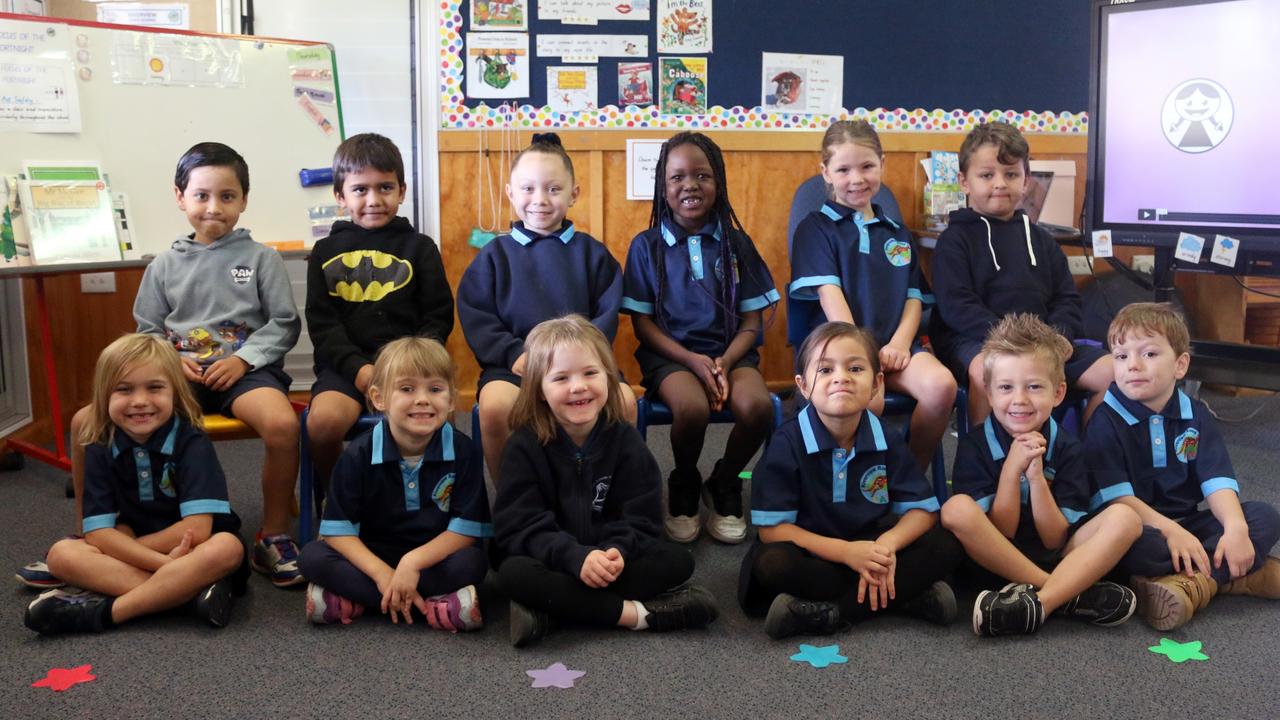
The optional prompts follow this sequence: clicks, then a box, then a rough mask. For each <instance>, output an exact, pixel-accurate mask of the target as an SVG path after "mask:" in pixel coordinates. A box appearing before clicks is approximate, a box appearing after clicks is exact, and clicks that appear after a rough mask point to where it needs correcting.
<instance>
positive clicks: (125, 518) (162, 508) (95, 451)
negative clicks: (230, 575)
mask: <svg viewBox="0 0 1280 720" xmlns="http://www.w3.org/2000/svg"><path fill="white" fill-rule="evenodd" d="M112 435H113V437H112V440H111V443H110V445H99V444H96V443H95V444H92V445H89V446H88V447H86V448H85V457H84V522H83V524H82V528H83V532H84V533H85V534H88V533H91V532H93V531H94V530H101V529H103V528H113V527H115V526H116V525H117V524H119V525H126V526H128V527H129V528H130V529H131V530H133V532H134V534H136V535H137V536H139V537H141V536H143V535H150V534H151V533H156V532H160V531H161V530H164V529H165V528H167V527H169V526H171V525H173V524H174V523H176V522H178V521H179V520H181V519H183V518H185V517H190V516H192V515H212V516H213V529H214V532H221V531H228V532H235V531H237V530H239V529H240V518H238V517H236V515H235V513H233V512H232V511H231V503H230V501H229V500H228V499H227V480H226V477H225V476H224V475H223V474H222V466H221V465H220V464H218V456H217V455H216V454H215V453H214V450H213V443H212V442H210V441H209V436H208V435H205V434H204V431H203V430H200V429H199V428H196V427H194V426H192V425H191V423H187V422H183V421H181V420H180V419H179V418H178V416H177V415H174V416H173V417H171V418H169V421H168V422H167V423H165V424H164V425H161V426H160V427H159V428H157V429H156V431H155V432H153V433H151V437H149V438H147V441H146V442H145V443H142V444H138V443H136V442H134V441H133V438H130V437H129V435H128V434H127V433H125V432H124V431H123V430H121V429H119V428H116V429H115V432H114V433H112Z"/></svg>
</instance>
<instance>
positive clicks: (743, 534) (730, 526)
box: [706, 504, 747, 545]
mask: <svg viewBox="0 0 1280 720" xmlns="http://www.w3.org/2000/svg"><path fill="white" fill-rule="evenodd" d="M706 525H707V533H708V534H710V535H711V537H713V538H715V539H716V540H719V541H720V542H722V543H727V544H729V545H737V544H738V543H740V542H742V541H743V540H746V539H747V521H746V519H745V518H742V517H738V516H736V515H717V514H716V511H715V509H714V506H711V505H710V504H708V508H707V518H706Z"/></svg>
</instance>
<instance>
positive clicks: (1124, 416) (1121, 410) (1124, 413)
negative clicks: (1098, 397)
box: [1102, 390, 1138, 425]
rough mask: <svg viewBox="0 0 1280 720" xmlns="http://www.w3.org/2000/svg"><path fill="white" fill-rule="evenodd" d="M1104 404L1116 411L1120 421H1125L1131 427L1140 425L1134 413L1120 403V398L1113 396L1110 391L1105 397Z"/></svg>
mask: <svg viewBox="0 0 1280 720" xmlns="http://www.w3.org/2000/svg"><path fill="white" fill-rule="evenodd" d="M1102 402H1104V403H1106V404H1107V407H1109V408H1111V409H1112V410H1115V411H1116V414H1117V415H1119V416H1120V419H1121V420H1124V421H1125V422H1126V423H1128V424H1129V425H1137V424H1138V418H1136V417H1134V416H1133V413H1131V412H1129V409H1128V408H1126V407H1125V406H1124V404H1123V403H1121V402H1120V398H1117V397H1116V396H1115V395H1112V394H1111V391H1110V390H1108V391H1107V394H1106V395H1105V396H1103V398H1102Z"/></svg>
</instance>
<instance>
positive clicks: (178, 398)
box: [76, 333, 204, 445]
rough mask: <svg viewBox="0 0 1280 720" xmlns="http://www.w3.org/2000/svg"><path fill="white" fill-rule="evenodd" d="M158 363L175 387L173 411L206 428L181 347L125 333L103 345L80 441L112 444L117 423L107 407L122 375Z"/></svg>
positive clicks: (146, 336) (156, 337)
mask: <svg viewBox="0 0 1280 720" xmlns="http://www.w3.org/2000/svg"><path fill="white" fill-rule="evenodd" d="M148 363H151V364H154V365H155V366H156V367H157V369H159V370H160V374H161V375H162V376H163V377H164V379H165V380H166V381H168V383H169V386H170V387H172V388H173V412H174V413H175V414H177V416H178V417H180V418H182V419H183V420H186V421H187V422H189V423H191V424H192V425H194V426H195V427H197V428H201V429H203V428H204V416H203V414H202V413H201V412H200V405H199V403H197V402H196V398H195V395H194V394H192V392H191V386H190V385H188V384H187V378H186V377H185V376H184V375H183V374H182V361H181V359H179V357H178V351H177V350H176V349H175V348H174V347H173V346H172V345H170V344H169V343H167V342H165V341H164V340H162V339H161V338H160V337H159V336H156V335H146V334H144V333H131V334H128V335H122V336H120V337H119V338H117V339H116V340H115V342H112V343H111V344H110V345H108V346H106V347H105V348H103V350H102V353H101V354H100V355H98V363H97V365H95V366H94V369H93V399H92V400H91V401H90V403H89V422H87V423H86V424H85V426H84V427H82V428H81V429H80V435H79V436H78V437H77V438H76V442H78V443H80V444H81V445H92V444H95V443H97V444H102V445H109V444H110V443H111V441H112V439H113V438H114V436H115V429H116V426H115V423H113V422H111V416H110V414H109V413H108V410H107V407H108V405H110V403H111V393H112V392H113V391H114V390H115V387H116V384H117V383H119V382H120V378H122V377H124V376H125V375H127V374H128V373H129V372H130V371H132V370H133V369H134V368H137V367H138V366H140V365H146V364H148Z"/></svg>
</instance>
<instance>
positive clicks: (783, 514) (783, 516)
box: [751, 510, 796, 527]
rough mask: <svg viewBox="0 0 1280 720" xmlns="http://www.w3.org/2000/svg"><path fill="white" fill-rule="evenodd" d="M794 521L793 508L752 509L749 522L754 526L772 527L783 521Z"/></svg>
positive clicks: (794, 512) (793, 522) (794, 513)
mask: <svg viewBox="0 0 1280 720" xmlns="http://www.w3.org/2000/svg"><path fill="white" fill-rule="evenodd" d="M795 522H796V511H795V510H752V511H751V524H752V525H755V526H756V527H773V526H774V525H781V524H783V523H791V524H792V525H794V524H795Z"/></svg>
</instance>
